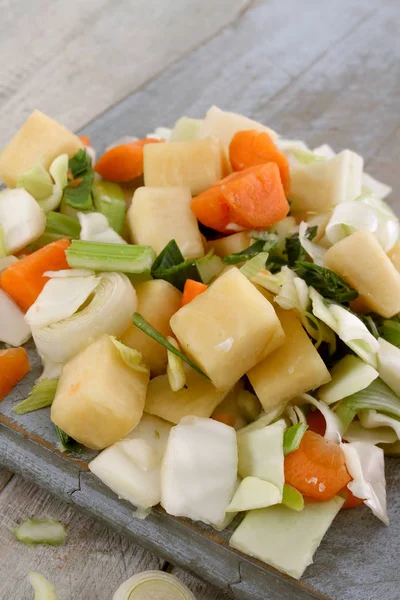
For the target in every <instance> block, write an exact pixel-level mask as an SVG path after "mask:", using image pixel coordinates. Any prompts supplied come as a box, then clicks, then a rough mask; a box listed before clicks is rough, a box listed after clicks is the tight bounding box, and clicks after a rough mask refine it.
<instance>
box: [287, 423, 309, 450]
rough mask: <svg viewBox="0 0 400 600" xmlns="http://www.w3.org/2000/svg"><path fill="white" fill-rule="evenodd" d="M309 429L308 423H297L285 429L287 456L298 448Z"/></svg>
mask: <svg viewBox="0 0 400 600" xmlns="http://www.w3.org/2000/svg"><path fill="white" fill-rule="evenodd" d="M307 429H308V425H305V424H304V423H296V425H292V426H291V427H289V429H287V430H286V431H285V433H284V434H283V454H284V455H285V456H287V455H288V454H290V453H291V452H294V451H295V450H297V448H298V447H299V446H300V442H301V440H302V438H303V435H304V434H305V432H306V431H307Z"/></svg>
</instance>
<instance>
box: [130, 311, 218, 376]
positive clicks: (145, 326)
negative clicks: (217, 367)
mask: <svg viewBox="0 0 400 600" xmlns="http://www.w3.org/2000/svg"><path fill="white" fill-rule="evenodd" d="M132 323H133V324H134V325H136V327H137V328H138V329H140V330H141V331H143V333H145V334H146V335H148V336H149V337H151V338H152V339H153V340H155V341H156V342H158V343H159V344H161V346H164V348H166V349H167V350H168V351H169V352H172V354H175V355H176V356H179V358H181V359H182V360H183V361H185V363H187V364H188V365H189V367H192V369H194V370H195V371H197V373H200V375H203V377H205V378H206V379H210V378H209V377H208V375H206V374H205V373H204V371H202V370H201V369H200V367H198V366H197V365H196V363H194V362H193V361H192V360H190V358H188V357H187V356H186V355H185V354H183V352H181V351H180V350H178V349H177V348H175V346H173V345H172V344H171V343H170V342H169V341H168V340H167V338H165V337H164V336H163V335H162V333H160V332H159V331H157V329H155V328H154V327H153V326H152V325H150V323H149V322H148V321H146V319H144V318H143V317H142V315H140V314H139V313H137V312H135V313H134V314H133V316H132Z"/></svg>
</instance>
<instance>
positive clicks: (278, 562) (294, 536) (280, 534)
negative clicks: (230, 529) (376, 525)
mask: <svg viewBox="0 0 400 600" xmlns="http://www.w3.org/2000/svg"><path fill="white" fill-rule="evenodd" d="M343 503H344V498H341V497H339V496H334V497H333V498H332V500H328V501H327V502H316V503H313V504H306V505H305V507H304V509H303V510H302V511H300V512H297V511H295V510H291V509H290V508H286V507H285V506H283V505H278V506H271V507H269V508H262V509H260V510H252V511H250V512H249V513H248V514H247V515H246V516H245V518H244V519H243V521H242V522H241V524H240V525H239V527H238V528H237V529H236V531H235V533H234V534H233V536H232V537H231V539H230V541H229V545H230V546H231V547H232V548H236V550H240V551H241V552H244V553H245V554H248V555H249V556H254V557H255V558H259V559H260V560H262V561H263V562H265V563H267V564H269V565H271V566H272V567H275V568H276V569H278V570H279V571H283V572H284V573H287V574H288V575H290V576H291V577H294V578H295V579H300V577H301V576H302V575H303V573H304V571H305V570H306V568H307V567H308V565H310V564H311V563H312V558H313V555H314V553H315V551H316V550H317V548H318V546H319V545H320V543H321V541H322V538H323V537H324V535H325V533H326V532H327V531H328V529H329V527H330V526H331V524H332V521H333V519H334V518H335V517H336V515H337V513H338V512H339V510H340V508H341V506H342V504H343Z"/></svg>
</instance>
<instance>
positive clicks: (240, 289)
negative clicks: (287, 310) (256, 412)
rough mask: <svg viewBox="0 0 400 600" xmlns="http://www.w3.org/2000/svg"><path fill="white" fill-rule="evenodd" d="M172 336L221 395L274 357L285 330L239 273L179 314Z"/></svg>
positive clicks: (224, 279) (224, 278) (221, 280)
mask: <svg viewBox="0 0 400 600" xmlns="http://www.w3.org/2000/svg"><path fill="white" fill-rule="evenodd" d="M171 327H172V331H173V332H174V334H175V335H176V337H177V338H178V341H179V343H180V345H181V347H182V349H183V351H184V352H185V353H186V354H187V355H188V356H190V358H192V359H193V360H194V361H195V362H196V363H197V364H198V365H199V366H200V367H201V368H202V369H203V371H205V372H206V373H207V375H208V376H209V377H210V379H211V381H212V382H213V384H214V385H215V387H217V388H218V389H220V390H229V389H230V388H232V387H233V386H234V385H235V383H236V382H237V381H238V380H239V379H240V377H242V375H244V373H246V371H248V370H249V369H251V368H252V367H253V366H254V365H256V364H257V363H258V362H259V361H260V360H262V359H263V358H265V357H266V356H267V354H268V353H269V352H270V344H271V341H274V342H275V340H276V335H277V331H280V330H281V325H280V322H279V319H278V317H277V316H276V313H275V310H274V308H273V306H272V304H271V303H270V302H269V301H268V300H267V299H266V298H264V296H263V295H262V294H260V292H259V291H258V290H257V289H256V288H255V287H254V285H253V284H252V283H250V281H249V280H248V279H246V277H245V276H244V275H243V274H242V273H241V272H240V271H239V270H238V269H236V268H233V269H231V270H230V271H227V272H226V273H225V274H224V275H222V276H221V277H219V278H218V279H217V280H216V281H214V283H213V284H212V285H211V286H210V287H209V288H208V289H207V290H206V291H205V292H203V294H201V295H200V296H197V298H195V299H194V300H192V302H190V303H189V304H187V305H186V306H184V307H183V308H181V309H180V310H178V312H177V313H175V315H174V316H173V317H172V319H171Z"/></svg>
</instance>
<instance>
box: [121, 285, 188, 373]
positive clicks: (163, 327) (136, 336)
mask: <svg viewBox="0 0 400 600" xmlns="http://www.w3.org/2000/svg"><path fill="white" fill-rule="evenodd" d="M136 294H137V299H138V306H137V311H138V312H139V313H140V314H141V315H142V316H143V317H144V318H145V319H146V321H148V322H149V323H150V324H151V325H153V327H155V329H157V330H158V331H159V332H160V333H162V335H163V336H164V337H168V336H169V335H172V329H171V327H170V324H169V321H170V318H171V317H172V315H173V314H175V313H176V311H177V310H179V308H180V305H181V296H182V294H181V292H180V291H179V290H177V289H176V288H175V287H174V286H173V285H171V284H170V283H168V281H164V280H163V279H153V280H151V281H145V282H143V283H139V284H138V285H137V286H136ZM121 342H122V343H123V344H125V345H126V346H129V347H130V348H134V349H135V350H138V351H139V352H140V353H141V355H142V358H143V362H144V363H145V364H146V365H147V366H148V367H149V369H150V371H151V374H152V375H161V373H165V371H166V368H167V351H166V349H165V348H164V346H161V344H159V343H158V342H156V341H155V340H153V338H151V337H149V336H148V335H146V334H145V333H144V332H143V331H141V330H140V329H138V328H137V327H136V326H135V325H133V323H132V324H131V325H129V327H128V329H127V330H126V331H125V333H124V335H123V336H122V338H121Z"/></svg>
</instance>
